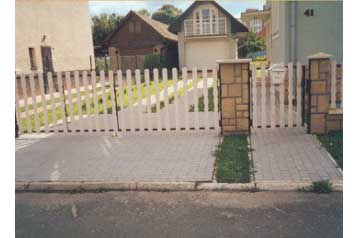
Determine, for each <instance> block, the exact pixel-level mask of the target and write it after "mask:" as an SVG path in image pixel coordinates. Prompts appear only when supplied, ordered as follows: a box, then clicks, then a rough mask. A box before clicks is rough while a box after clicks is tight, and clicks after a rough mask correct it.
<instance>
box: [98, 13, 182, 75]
mask: <svg viewBox="0 0 358 238" xmlns="http://www.w3.org/2000/svg"><path fill="white" fill-rule="evenodd" d="M104 47H106V48H108V54H109V57H110V69H111V70H113V71H117V70H118V69H121V70H127V69H131V70H135V69H144V58H145V56H146V55H152V54H154V55H160V56H161V57H162V58H163V59H164V60H165V62H166V64H167V65H166V66H167V67H177V59H178V53H177V52H178V49H177V36H176V35H175V34H173V33H171V32H169V31H168V25H166V24H163V23H161V22H159V21H156V20H153V19H151V18H149V17H147V16H142V15H140V14H138V13H136V12H134V11H130V12H129V13H128V14H127V15H126V16H125V18H124V19H123V20H122V21H121V22H120V24H119V25H118V26H117V27H116V29H115V30H114V32H112V33H111V34H110V35H109V36H108V37H107V38H106V40H105V42H104Z"/></svg>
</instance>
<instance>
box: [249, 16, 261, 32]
mask: <svg viewBox="0 0 358 238" xmlns="http://www.w3.org/2000/svg"><path fill="white" fill-rule="evenodd" d="M249 27H250V29H251V30H252V31H253V32H259V31H261V29H262V21H261V20H260V19H252V20H250V23H249Z"/></svg>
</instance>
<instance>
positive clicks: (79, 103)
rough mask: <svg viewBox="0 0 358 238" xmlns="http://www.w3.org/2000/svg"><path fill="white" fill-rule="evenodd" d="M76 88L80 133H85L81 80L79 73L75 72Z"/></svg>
mask: <svg viewBox="0 0 358 238" xmlns="http://www.w3.org/2000/svg"><path fill="white" fill-rule="evenodd" d="M74 74H75V86H76V94H77V107H78V119H79V125H80V131H81V132H83V131H84V127H83V123H82V122H83V120H82V100H81V91H80V79H79V73H78V71H75V73H74Z"/></svg>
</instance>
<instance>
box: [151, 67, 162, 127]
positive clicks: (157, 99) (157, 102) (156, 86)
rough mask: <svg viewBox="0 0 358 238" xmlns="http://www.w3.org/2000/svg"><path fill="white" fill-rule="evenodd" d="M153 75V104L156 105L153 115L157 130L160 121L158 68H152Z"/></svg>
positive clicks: (160, 125)
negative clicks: (155, 118)
mask: <svg viewBox="0 0 358 238" xmlns="http://www.w3.org/2000/svg"><path fill="white" fill-rule="evenodd" d="M153 75H154V88H155V106H156V113H155V116H156V117H157V130H158V131H161V130H162V129H163V128H162V122H161V118H160V96H159V73H158V69H154V70H153Z"/></svg>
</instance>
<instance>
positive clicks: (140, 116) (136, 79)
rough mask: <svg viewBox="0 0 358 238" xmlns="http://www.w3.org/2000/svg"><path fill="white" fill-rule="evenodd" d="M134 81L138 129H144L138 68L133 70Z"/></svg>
mask: <svg viewBox="0 0 358 238" xmlns="http://www.w3.org/2000/svg"><path fill="white" fill-rule="evenodd" d="M135 81H136V86H137V101H138V103H137V112H138V119H139V130H140V131H144V127H143V107H142V90H141V80H140V70H139V69H136V70H135Z"/></svg>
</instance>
